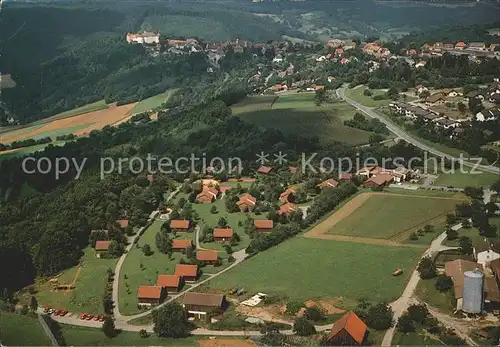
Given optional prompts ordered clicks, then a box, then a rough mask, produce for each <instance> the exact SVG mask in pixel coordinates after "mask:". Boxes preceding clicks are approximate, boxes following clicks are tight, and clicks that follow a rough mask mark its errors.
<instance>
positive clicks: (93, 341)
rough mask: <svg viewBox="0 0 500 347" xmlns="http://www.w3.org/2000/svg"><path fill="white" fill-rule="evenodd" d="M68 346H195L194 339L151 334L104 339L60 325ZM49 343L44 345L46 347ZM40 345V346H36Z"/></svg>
mask: <svg viewBox="0 0 500 347" xmlns="http://www.w3.org/2000/svg"><path fill="white" fill-rule="evenodd" d="M61 328H62V333H63V336H64V340H65V341H66V343H67V345H68V346H180V347H184V346H197V345H198V344H197V342H196V341H197V340H198V338H196V337H188V338H184V339H173V338H161V337H158V336H156V335H154V334H151V335H150V336H149V337H147V338H142V337H140V336H139V333H136V332H128V331H122V332H120V333H119V334H118V335H117V336H115V337H113V338H109V337H106V336H105V335H104V334H103V332H102V331H101V330H100V329H94V328H85V327H78V326H74V325H65V324H62V325H61ZM48 344H49V343H45V345H48ZM38 345H40V344H38Z"/></svg>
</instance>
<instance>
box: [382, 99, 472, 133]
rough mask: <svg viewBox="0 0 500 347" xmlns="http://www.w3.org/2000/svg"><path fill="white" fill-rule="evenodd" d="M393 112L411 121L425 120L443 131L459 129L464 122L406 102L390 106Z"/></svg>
mask: <svg viewBox="0 0 500 347" xmlns="http://www.w3.org/2000/svg"><path fill="white" fill-rule="evenodd" d="M389 107H390V108H391V110H392V112H394V113H396V114H398V115H400V116H402V117H405V118H407V119H411V120H417V119H423V120H424V122H426V123H427V122H432V123H434V124H436V126H438V127H441V128H443V129H450V128H453V129H455V128H458V127H460V126H461V124H462V122H463V121H464V120H455V119H450V118H448V117H446V116H444V115H442V114H439V113H438V112H436V111H433V110H431V109H425V108H422V107H420V106H414V105H411V104H408V103H404V102H394V103H391V104H389Z"/></svg>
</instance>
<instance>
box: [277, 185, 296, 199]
mask: <svg viewBox="0 0 500 347" xmlns="http://www.w3.org/2000/svg"><path fill="white" fill-rule="evenodd" d="M296 190H297V187H295V186H291V187H288V188H287V189H285V191H284V192H283V193H281V194H280V200H281V201H283V202H294V201H295V193H296Z"/></svg>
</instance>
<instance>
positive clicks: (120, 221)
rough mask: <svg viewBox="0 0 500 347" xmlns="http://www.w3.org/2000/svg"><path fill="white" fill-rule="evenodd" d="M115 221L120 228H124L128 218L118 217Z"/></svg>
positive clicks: (126, 225)
mask: <svg viewBox="0 0 500 347" xmlns="http://www.w3.org/2000/svg"><path fill="white" fill-rule="evenodd" d="M116 223H118V225H119V226H120V228H122V229H125V228H126V227H128V219H118V220H117V221H116Z"/></svg>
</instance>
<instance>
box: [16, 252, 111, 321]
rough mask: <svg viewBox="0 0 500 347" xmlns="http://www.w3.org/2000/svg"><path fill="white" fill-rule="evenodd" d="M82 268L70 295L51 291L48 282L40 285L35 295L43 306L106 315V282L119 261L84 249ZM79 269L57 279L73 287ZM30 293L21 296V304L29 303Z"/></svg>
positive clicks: (68, 271) (69, 270)
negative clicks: (104, 305) (109, 272)
mask: <svg viewBox="0 0 500 347" xmlns="http://www.w3.org/2000/svg"><path fill="white" fill-rule="evenodd" d="M82 259H83V261H82V264H83V265H82V267H81V271H80V274H79V276H78V277H77V280H76V283H75V289H73V290H72V291H71V292H64V291H51V286H50V284H49V283H48V282H39V283H37V285H36V289H37V293H36V294H35V296H36V298H37V300H38V302H39V304H40V306H46V305H48V306H51V307H54V308H66V309H67V310H69V311H70V312H75V313H80V312H87V313H92V314H97V313H100V314H102V313H104V309H103V306H102V298H103V296H104V290H105V287H106V283H107V278H108V275H107V270H108V269H109V268H111V269H113V270H114V267H115V264H116V259H98V258H96V257H95V255H94V250H93V249H91V248H87V249H85V254H84V256H83V258H82ZM77 269H78V267H73V268H71V269H68V270H66V271H63V272H62V274H61V276H59V277H58V280H59V283H60V284H70V283H71V282H72V281H73V279H74V278H75V276H76V274H77ZM30 298H31V295H30V294H25V295H21V298H20V299H21V303H25V304H29V303H30V301H29V300H30Z"/></svg>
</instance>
